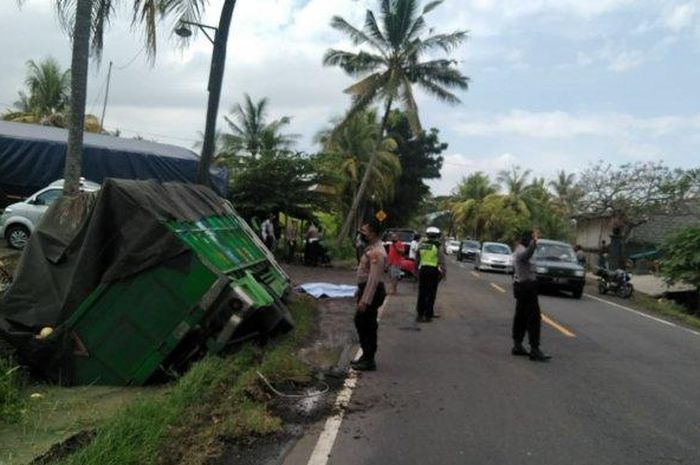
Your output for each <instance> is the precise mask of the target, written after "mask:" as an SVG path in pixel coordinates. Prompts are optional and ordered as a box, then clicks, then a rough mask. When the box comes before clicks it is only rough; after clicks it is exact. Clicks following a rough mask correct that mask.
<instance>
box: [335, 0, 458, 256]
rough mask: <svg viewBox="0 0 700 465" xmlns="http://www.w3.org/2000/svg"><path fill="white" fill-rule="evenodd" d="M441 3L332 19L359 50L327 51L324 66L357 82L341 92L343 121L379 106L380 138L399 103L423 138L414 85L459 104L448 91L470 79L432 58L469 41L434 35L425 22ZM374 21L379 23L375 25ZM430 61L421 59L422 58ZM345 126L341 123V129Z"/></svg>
mask: <svg viewBox="0 0 700 465" xmlns="http://www.w3.org/2000/svg"><path fill="white" fill-rule="evenodd" d="M441 3H442V0H438V1H431V2H428V3H427V4H426V5H425V6H424V7H423V8H422V9H421V8H420V3H419V2H418V1H416V0H385V1H382V2H379V14H378V15H375V13H374V12H373V11H372V10H367V13H366V17H365V24H364V26H363V27H361V28H358V27H355V26H353V25H352V24H350V23H349V22H348V21H347V20H345V19H344V18H342V17H340V16H335V17H333V19H332V20H331V26H332V27H333V28H334V29H336V30H338V31H340V32H342V33H343V34H345V35H346V36H347V37H348V38H350V39H351V40H352V41H353V43H354V44H355V45H356V46H364V47H365V49H362V50H360V51H359V52H354V51H353V52H349V51H344V50H336V49H330V50H328V51H327V52H326V55H325V56H324V58H323V64H324V65H327V66H338V67H339V68H340V69H342V70H343V71H345V72H346V73H347V74H348V75H350V76H351V77H353V78H358V77H359V78H360V80H359V81H357V82H356V83H355V84H353V85H352V86H350V87H348V88H347V89H345V92H346V93H347V94H349V95H351V96H352V104H351V106H350V109H349V110H348V112H347V113H346V115H345V119H344V122H347V121H350V120H351V119H352V118H353V117H354V116H355V115H356V114H358V113H359V112H361V111H364V110H366V109H367V108H368V107H369V106H371V105H373V104H375V103H377V102H381V103H382V105H383V106H384V108H383V112H384V116H383V117H382V122H381V125H380V131H379V133H380V134H382V135H383V134H384V133H385V131H386V129H387V127H388V121H389V115H390V114H391V110H392V106H393V105H394V104H396V103H397V102H399V103H401V104H402V105H403V107H404V109H405V111H406V116H407V118H408V121H409V122H410V126H411V129H412V131H413V133H414V134H416V135H419V134H421V124H420V119H419V117H418V105H417V103H416V100H415V98H414V86H417V87H419V88H420V89H421V90H423V91H424V92H426V93H427V94H428V95H430V96H432V97H435V98H437V99H438V100H441V101H443V102H447V103H450V104H457V103H459V102H460V100H459V98H458V97H457V96H456V95H455V94H453V93H452V92H451V90H452V89H458V90H466V89H467V87H468V82H469V79H468V78H467V77H466V76H464V75H463V74H462V73H461V72H460V71H459V69H458V68H457V66H456V64H457V63H456V61H454V60H451V59H449V58H444V59H435V57H434V53H435V51H437V50H439V51H442V52H444V53H446V54H449V53H450V52H451V51H453V50H455V49H456V48H458V47H459V46H460V45H461V44H462V43H463V42H464V40H465V39H466V38H467V32H466V31H455V32H450V33H445V34H434V30H433V29H432V28H428V24H427V21H426V19H425V17H426V15H428V14H429V13H430V12H431V11H433V10H434V9H435V8H437V7H438V6H439V5H440V4H441ZM377 17H378V18H379V21H377ZM426 57H427V58H428V59H427V60H425V61H424V58H426ZM342 125H343V123H341V126H342ZM378 152H379V151H378V150H375V151H374V152H373V153H372V154H371V158H370V161H369V165H368V169H367V170H366V171H365V173H364V174H363V176H362V181H361V183H360V186H359V188H358V190H357V194H356V195H355V197H354V198H353V202H352V205H351V207H350V208H349V209H348V213H347V215H346V216H345V220H344V222H343V226H342V228H341V230H340V234H339V235H338V243H339V242H340V241H342V240H344V239H345V238H346V237H347V236H348V234H349V233H350V232H351V229H352V226H353V220H354V219H355V216H356V215H358V214H359V213H361V212H360V210H359V207H360V205H361V204H362V203H363V202H364V201H366V195H367V187H368V185H369V181H370V180H371V177H372V172H373V168H374V165H375V164H376V163H377V157H378Z"/></svg>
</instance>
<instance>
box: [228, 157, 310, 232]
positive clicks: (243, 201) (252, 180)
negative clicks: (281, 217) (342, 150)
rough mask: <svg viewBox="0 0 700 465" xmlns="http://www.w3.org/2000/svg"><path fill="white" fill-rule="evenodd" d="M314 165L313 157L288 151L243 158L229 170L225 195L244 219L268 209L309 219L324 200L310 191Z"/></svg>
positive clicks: (267, 211) (260, 215)
mask: <svg viewBox="0 0 700 465" xmlns="http://www.w3.org/2000/svg"><path fill="white" fill-rule="evenodd" d="M315 166H316V165H315V162H314V159H313V157H310V156H308V155H306V154H303V153H293V152H288V151H279V152H274V153H268V154H267V155H266V156H265V157H259V158H247V159H245V160H244V161H243V162H242V163H241V164H240V165H239V166H238V169H237V171H235V172H234V173H233V176H232V180H231V186H230V193H229V198H230V200H231V202H232V203H233V205H234V207H235V208H236V209H237V210H238V211H239V212H240V213H241V214H242V215H243V216H244V217H245V218H251V217H253V216H258V217H262V216H265V215H267V214H268V213H270V212H273V213H279V212H282V213H285V214H289V215H291V216H295V217H299V218H304V219H305V218H310V217H312V215H313V210H314V209H315V208H316V207H318V206H319V205H322V203H323V200H324V197H323V195H322V194H320V193H318V192H317V191H315V190H313V187H314V186H315V185H316V184H317V183H318V174H317V172H316V170H315Z"/></svg>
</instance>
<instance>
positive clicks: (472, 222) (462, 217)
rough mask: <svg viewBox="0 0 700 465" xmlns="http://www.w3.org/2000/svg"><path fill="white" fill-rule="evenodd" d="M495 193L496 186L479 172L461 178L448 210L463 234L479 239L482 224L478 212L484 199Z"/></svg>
mask: <svg viewBox="0 0 700 465" xmlns="http://www.w3.org/2000/svg"><path fill="white" fill-rule="evenodd" d="M496 192H498V186H497V185H496V184H493V183H492V182H491V179H489V177H488V175H486V174H484V173H482V172H481V171H477V172H476V173H473V174H470V175H469V176H468V177H466V178H462V181H461V182H460V183H459V185H458V186H457V187H456V188H455V191H454V193H453V201H452V202H451V204H450V210H451V211H452V215H453V217H454V220H455V222H456V223H457V225H459V227H460V229H461V230H462V231H463V232H468V233H469V234H471V235H473V236H474V237H481V232H482V230H483V226H484V224H483V221H480V218H479V215H478V212H479V209H480V207H481V205H482V204H483V201H484V199H485V198H487V197H488V196H490V195H492V194H495V193H496Z"/></svg>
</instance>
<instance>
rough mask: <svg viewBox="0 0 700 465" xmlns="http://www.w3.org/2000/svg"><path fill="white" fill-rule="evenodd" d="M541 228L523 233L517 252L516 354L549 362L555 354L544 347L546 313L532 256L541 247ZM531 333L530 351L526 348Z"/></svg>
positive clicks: (514, 340)
mask: <svg viewBox="0 0 700 465" xmlns="http://www.w3.org/2000/svg"><path fill="white" fill-rule="evenodd" d="M538 239H539V232H538V231H534V232H532V231H529V232H526V233H525V234H523V235H522V236H521V238H520V240H519V241H518V245H517V247H516V248H515V253H514V254H513V258H514V260H513V271H514V272H513V294H514V295H515V316H514V317H513V333H512V334H513V349H512V350H511V353H512V354H513V355H525V356H529V357H530V360H534V361H538V362H546V361H547V360H549V359H550V358H551V357H550V356H549V355H545V354H544V353H542V351H541V350H540V329H541V326H542V315H541V313H540V304H539V301H538V298H537V274H536V271H535V264H534V263H533V262H532V260H531V259H532V256H533V254H534V253H535V250H536V249H537V240H538ZM525 333H527V336H528V341H529V342H530V351H529V352H528V351H527V350H526V349H525V347H523V339H524V338H525Z"/></svg>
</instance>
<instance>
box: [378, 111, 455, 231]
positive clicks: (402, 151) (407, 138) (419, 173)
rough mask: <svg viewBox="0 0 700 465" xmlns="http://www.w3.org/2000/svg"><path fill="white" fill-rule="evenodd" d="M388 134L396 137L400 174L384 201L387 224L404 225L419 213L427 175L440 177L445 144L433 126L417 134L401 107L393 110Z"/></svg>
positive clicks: (428, 190) (425, 192) (433, 177)
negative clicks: (388, 196) (389, 198)
mask: <svg viewBox="0 0 700 465" xmlns="http://www.w3.org/2000/svg"><path fill="white" fill-rule="evenodd" d="M387 131H388V132H387V134H388V135H389V136H390V137H391V138H392V139H394V140H395V141H396V143H397V149H396V153H397V154H398V159H399V161H400V162H401V176H400V177H399V178H398V180H397V184H396V189H395V195H394V197H393V200H392V201H391V202H389V203H388V204H385V205H384V207H383V208H384V210H385V211H386V212H387V214H388V217H387V220H386V221H387V225H390V226H405V225H407V224H410V223H411V222H412V221H413V220H414V218H415V217H416V215H417V214H418V210H419V206H420V204H421V202H422V201H423V200H424V199H426V198H427V197H428V196H429V194H430V188H429V187H428V185H427V184H426V183H425V180H427V179H437V178H439V177H440V170H441V169H442V156H441V154H442V152H443V151H445V150H446V149H447V144H446V143H444V142H440V138H439V135H440V133H439V131H438V130H437V129H435V128H432V129H430V131H428V132H426V131H423V132H421V134H420V135H418V136H416V135H415V134H414V133H413V132H412V131H411V128H410V123H409V120H408V116H407V115H406V114H405V113H404V112H401V111H398V110H395V111H393V112H392V114H391V116H390V118H389V123H388V130H387Z"/></svg>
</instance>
